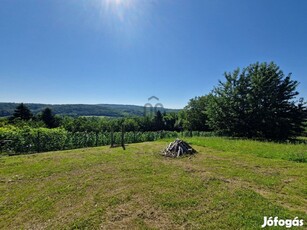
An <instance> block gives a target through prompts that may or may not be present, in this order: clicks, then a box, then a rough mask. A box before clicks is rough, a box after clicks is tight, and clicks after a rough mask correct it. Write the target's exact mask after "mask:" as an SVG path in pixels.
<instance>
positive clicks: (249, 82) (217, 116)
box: [207, 62, 306, 140]
mask: <svg viewBox="0 0 307 230" xmlns="http://www.w3.org/2000/svg"><path fill="white" fill-rule="evenodd" d="M225 78H226V81H225V82H221V81H220V83H219V86H218V87H216V88H215V89H214V90H213V92H212V94H211V95H210V96H209V98H208V100H209V103H208V107H207V115H208V124H209V125H210V127H211V128H213V129H214V130H217V131H220V132H222V133H224V134H228V135H233V136H242V137H249V138H254V137H256V138H265V139H271V140H273V139H275V140H284V139H288V138H291V137H295V136H298V135H300V134H301V133H302V132H303V130H304V125H303V123H304V121H305V119H306V107H305V103H304V101H303V100H302V99H301V100H299V101H297V100H296V97H297V96H298V95H299V93H298V92H297V91H296V88H297V86H298V82H297V81H294V80H292V79H291V74H288V75H287V76H286V75H285V74H284V73H283V71H282V70H280V68H279V67H278V66H277V65H276V64H275V63H273V62H272V63H269V64H268V63H255V64H252V65H250V66H248V67H246V68H244V69H243V70H242V71H240V69H237V70H235V71H234V72H233V73H225Z"/></svg>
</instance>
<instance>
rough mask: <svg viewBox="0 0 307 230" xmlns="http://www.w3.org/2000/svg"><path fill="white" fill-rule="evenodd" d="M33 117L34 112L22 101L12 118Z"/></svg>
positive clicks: (27, 118)
mask: <svg viewBox="0 0 307 230" xmlns="http://www.w3.org/2000/svg"><path fill="white" fill-rule="evenodd" d="M32 117H33V114H32V113H31V111H30V109H29V108H28V107H27V106H26V105H25V104H23V103H21V104H19V105H18V106H17V107H16V109H15V111H14V114H13V116H12V117H11V119H12V120H16V119H19V120H22V121H29V120H30V119H31V118H32Z"/></svg>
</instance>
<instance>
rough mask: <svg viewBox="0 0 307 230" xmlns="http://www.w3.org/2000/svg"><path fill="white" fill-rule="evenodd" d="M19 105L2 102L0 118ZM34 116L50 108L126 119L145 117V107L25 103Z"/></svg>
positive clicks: (59, 111)
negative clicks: (127, 117) (128, 117)
mask: <svg viewBox="0 0 307 230" xmlns="http://www.w3.org/2000/svg"><path fill="white" fill-rule="evenodd" d="M18 104H19V103H6V102H0V117H7V116H11V115H12V114H13V113H14V110H15V108H16V106H17V105H18ZM24 104H25V105H26V106H27V107H28V108H29V109H30V110H31V111H32V113H33V114H38V113H40V112H41V111H42V110H43V109H45V108H47V107H49V108H50V109H52V111H53V112H54V113H55V114H57V115H68V116H106V117H126V116H143V114H144V107H143V106H139V105H120V104H96V105H91V104H38V103H24ZM159 110H160V111H161V112H164V111H165V112H178V111H179V110H178V109H167V108H162V109H159Z"/></svg>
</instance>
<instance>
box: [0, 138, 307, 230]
mask: <svg viewBox="0 0 307 230" xmlns="http://www.w3.org/2000/svg"><path fill="white" fill-rule="evenodd" d="M187 140H188V141H189V142H190V143H193V147H194V148H195V149H196V150H197V151H198V152H199V153H198V154H197V155H195V156H194V157H191V158H188V157H186V158H180V159H169V158H164V157H162V156H160V155H159V151H160V150H161V149H163V148H164V147H165V146H166V145H167V141H165V140H164V141H157V142H147V143H140V144H130V145H128V146H127V149H126V151H124V150H122V149H121V148H113V149H110V148H108V147H98V148H88V149H79V150H69V151H61V152H49V153H40V154H33V155H24V156H14V157H1V158H0V229H119V228H122V229H161V228H163V229H259V228H260V226H261V225H262V223H263V216H273V217H274V216H278V217H279V218H280V219H291V218H294V217H296V216H298V217H299V218H301V219H304V220H305V222H306V221H307V184H306V181H307V164H306V163H299V162H295V161H293V159H292V158H291V157H292V156H293V155H294V156H297V155H298V156H299V158H303V159H304V157H305V155H306V151H307V146H306V145H286V144H271V143H260V142H252V141H239V140H227V139H223V138H191V139H187ZM305 225H306V223H305ZM274 229H278V228H277V227H275V228H274Z"/></svg>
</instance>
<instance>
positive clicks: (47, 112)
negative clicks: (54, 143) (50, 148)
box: [41, 108, 58, 128]
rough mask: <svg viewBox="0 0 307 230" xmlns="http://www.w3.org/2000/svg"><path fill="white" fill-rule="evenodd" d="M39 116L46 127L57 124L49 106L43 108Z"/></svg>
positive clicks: (52, 126) (53, 126)
mask: <svg viewBox="0 0 307 230" xmlns="http://www.w3.org/2000/svg"><path fill="white" fill-rule="evenodd" d="M41 118H42V121H43V122H44V123H45V125H46V126H47V127H48V128H55V127H57V126H58V122H57V120H56V118H55V116H54V114H53V113H52V110H51V109H50V108H45V109H44V110H43V112H42V116H41Z"/></svg>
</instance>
